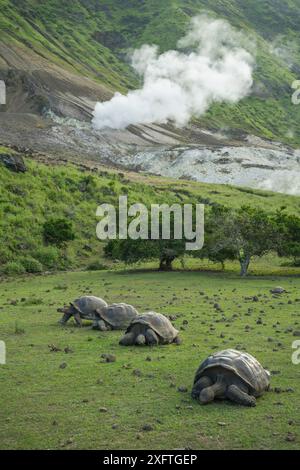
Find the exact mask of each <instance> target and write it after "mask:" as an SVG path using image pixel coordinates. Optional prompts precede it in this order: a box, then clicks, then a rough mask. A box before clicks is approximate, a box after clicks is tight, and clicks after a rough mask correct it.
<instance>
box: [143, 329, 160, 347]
mask: <svg viewBox="0 0 300 470" xmlns="http://www.w3.org/2000/svg"><path fill="white" fill-rule="evenodd" d="M145 337H146V343H147V344H149V346H157V345H158V343H159V339H158V336H157V334H156V333H155V332H154V331H153V330H151V328H149V329H148V330H147V331H146V333H145Z"/></svg>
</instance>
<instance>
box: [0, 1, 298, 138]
mask: <svg viewBox="0 0 300 470" xmlns="http://www.w3.org/2000/svg"><path fill="white" fill-rule="evenodd" d="M0 10H1V16H0V30H1V41H3V42H5V43H11V42H12V43H14V44H16V45H17V44H22V45H25V46H27V47H29V48H30V49H31V50H33V51H35V52H36V53H37V54H39V55H40V56H42V57H45V58H47V59H49V60H50V61H53V62H56V63H59V64H60V65H61V66H64V67H67V68H72V69H73V70H75V71H77V72H78V73H80V74H83V75H89V76H92V77H94V78H95V79H96V80H98V81H100V82H101V83H103V84H105V85H106V86H107V87H109V88H110V89H111V90H116V89H118V90H121V91H125V90H126V89H128V88H133V87H136V86H138V79H137V77H135V76H134V74H133V71H132V70H131V68H130V66H129V61H128V52H129V51H130V49H131V48H134V47H139V46H141V45H142V44H144V43H150V44H153V43H155V44H158V45H159V46H160V48H161V50H162V51H164V50H166V49H169V48H175V47H176V43H177V40H178V39H179V38H180V37H181V36H182V35H183V34H184V33H185V31H186V28H187V25H188V22H189V20H190V17H191V16H194V15H196V14H199V13H201V12H204V11H208V12H210V13H211V14H213V15H216V16H218V17H221V18H226V19H227V20H228V21H229V22H230V23H231V24H232V25H233V26H235V27H237V28H239V29H243V30H244V31H245V32H246V34H249V37H250V38H251V42H252V43H253V45H254V44H255V49H256V62H257V66H256V70H255V86H254V89H253V94H252V96H250V97H248V98H246V99H244V100H243V101H241V102H240V103H239V104H238V105H235V106H230V105H223V104H217V105H214V106H213V107H212V108H211V109H210V110H209V112H208V113H207V114H206V115H205V116H203V118H202V119H201V124H203V125H206V126H208V127H212V128H218V129H220V128H223V129H227V128H228V127H229V128H233V129H236V130H238V131H240V132H252V133H255V134H258V135H262V136H264V137H267V138H270V139H280V140H282V141H285V142H288V143H290V144H299V142H300V128H299V125H298V123H299V120H300V106H295V105H293V104H292V103H291V95H292V89H291V85H292V83H293V81H294V80H295V79H299V75H300V69H299V65H298V64H299V60H300V40H299V34H298V28H299V21H300V6H299V3H298V2H297V1H296V0H290V1H289V2H280V1H279V0H275V1H274V0H267V1H264V2H261V1H260V0H252V1H251V2H250V3H249V2H244V1H240V0H187V1H186V0H184V1H183V0H165V1H163V2H161V1H158V0H147V1H146V0H131V1H127V0H125V1H124V0H101V1H99V0H76V1H74V2H71V3H70V2H68V3H62V2H59V1H58V0H49V1H47V2H35V1H34V0H26V1H25V2H19V1H14V0H0Z"/></svg>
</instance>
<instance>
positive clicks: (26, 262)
mask: <svg viewBox="0 0 300 470" xmlns="http://www.w3.org/2000/svg"><path fill="white" fill-rule="evenodd" d="M20 262H21V264H22V266H24V268H25V270H26V272H27V273H41V272H42V271H43V266H42V264H41V263H40V262H39V261H38V260H36V259H34V258H31V257H28V258H21V259H20Z"/></svg>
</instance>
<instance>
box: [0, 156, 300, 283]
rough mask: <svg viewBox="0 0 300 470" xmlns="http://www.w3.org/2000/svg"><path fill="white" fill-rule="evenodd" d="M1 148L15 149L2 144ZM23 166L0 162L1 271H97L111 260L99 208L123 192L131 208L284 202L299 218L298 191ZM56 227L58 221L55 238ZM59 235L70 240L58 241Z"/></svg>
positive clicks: (261, 205) (262, 206) (273, 205)
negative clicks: (99, 230)
mask: <svg viewBox="0 0 300 470" xmlns="http://www.w3.org/2000/svg"><path fill="white" fill-rule="evenodd" d="M0 151H2V152H6V153H7V152H9V151H10V150H9V149H5V148H4V147H1V148H0ZM26 164H27V168H28V169H27V172H25V173H14V172H12V171H10V170H8V169H7V168H5V167H4V165H2V164H0V270H1V271H2V272H3V273H5V274H18V273H23V272H25V271H27V272H39V271H42V270H52V269H68V268H79V267H88V266H89V265H91V263H92V267H94V268H95V269H96V268H97V266H98V267H99V266H101V263H104V264H107V262H105V261H103V248H104V245H105V242H101V241H99V240H98V239H97V237H96V225H97V222H98V221H99V219H97V217H96V209H97V207H98V205H100V204H102V203H111V204H113V205H114V206H116V207H117V206H118V199H119V196H122V195H127V196H128V205H131V204H134V203H136V202H141V203H143V204H145V205H146V206H147V207H149V206H150V204H153V203H159V204H162V203H167V204H170V205H172V204H174V203H179V204H182V203H192V204H196V203H203V204H205V205H206V207H207V209H209V208H211V207H213V206H215V205H222V206H226V207H229V208H235V209H238V208H239V207H240V206H241V205H249V206H251V207H256V208H260V209H265V208H266V205H267V206H268V211H269V212H273V213H275V212H276V211H277V210H279V209H280V208H281V207H282V206H285V207H286V213H287V214H291V215H294V216H299V215H300V209H299V198H298V197H296V196H287V195H283V194H276V193H271V192H265V191H260V190H253V189H247V188H235V187H230V186H222V185H210V184H205V183H196V182H188V181H183V180H181V181H173V180H168V179H163V178H159V177H152V176H144V175H142V174H141V175H135V176H134V177H132V178H130V175H126V174H123V173H117V172H113V171H111V172H109V171H100V170H99V171H98V172H92V171H81V170H80V169H79V168H76V167H75V166H72V165H71V164H70V165H66V166H65V165H64V166H61V165H52V166H47V165H45V164H42V163H39V162H37V161H34V160H31V159H27V161H26ZM49 224H50V225H49ZM53 224H54V226H55V225H56V224H58V225H59V226H60V229H59V232H60V233H57V234H56V237H54V238H55V240H53ZM61 224H62V225H61ZM68 224H71V227H69V225H68ZM45 227H46V228H47V230H48V232H47V234H48V237H47V236H46V237H45ZM62 229H64V230H65V231H66V232H67V233H62ZM69 230H71V233H69ZM50 235H51V237H52V238H51V237H50V238H51V240H50V239H49V236H50ZM73 235H74V236H75V238H74V240H72V238H73ZM62 236H63V237H65V238H66V240H61V239H57V237H59V238H61V237H62ZM67 240H69V241H68V242H67V243H61V241H67ZM53 241H54V243H53ZM154 257H155V256H154Z"/></svg>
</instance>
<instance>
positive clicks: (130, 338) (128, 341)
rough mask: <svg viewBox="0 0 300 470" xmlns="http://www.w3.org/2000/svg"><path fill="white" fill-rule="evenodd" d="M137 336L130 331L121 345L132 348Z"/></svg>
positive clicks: (122, 339) (121, 341)
mask: <svg viewBox="0 0 300 470" xmlns="http://www.w3.org/2000/svg"><path fill="white" fill-rule="evenodd" d="M134 339H135V334H134V333H133V332H132V331H130V332H129V333H126V334H125V335H124V336H123V338H121V339H120V341H119V344H120V345H121V346H132V345H133V344H134Z"/></svg>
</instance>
